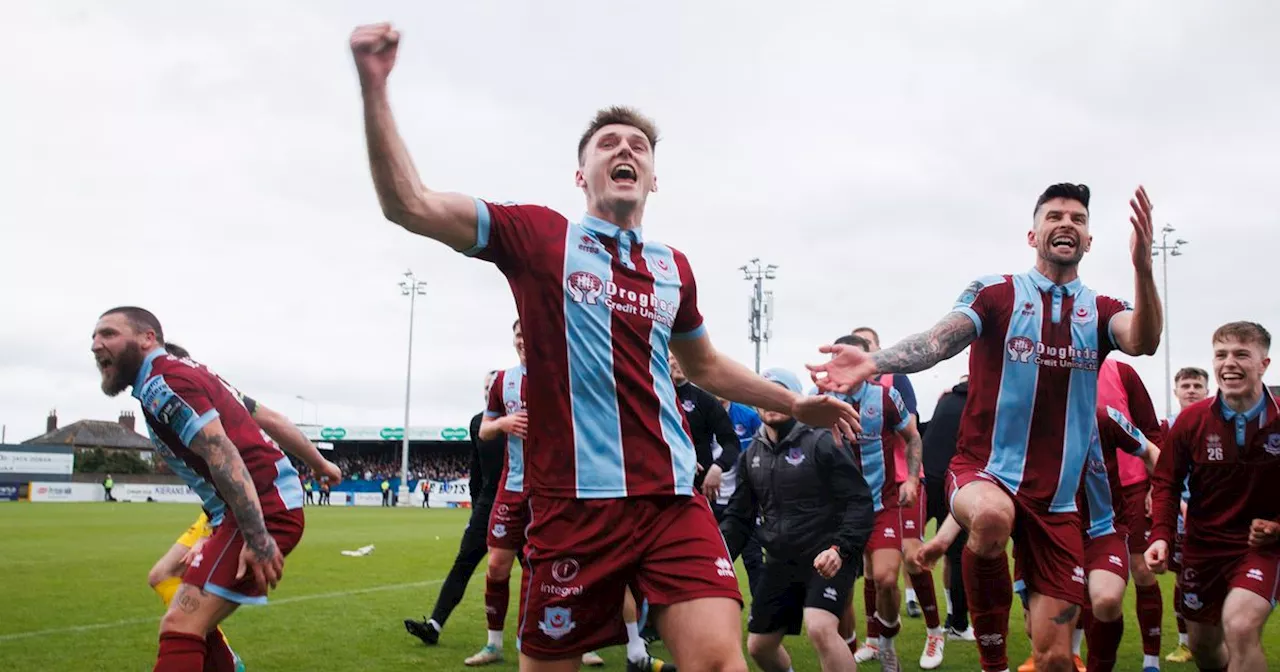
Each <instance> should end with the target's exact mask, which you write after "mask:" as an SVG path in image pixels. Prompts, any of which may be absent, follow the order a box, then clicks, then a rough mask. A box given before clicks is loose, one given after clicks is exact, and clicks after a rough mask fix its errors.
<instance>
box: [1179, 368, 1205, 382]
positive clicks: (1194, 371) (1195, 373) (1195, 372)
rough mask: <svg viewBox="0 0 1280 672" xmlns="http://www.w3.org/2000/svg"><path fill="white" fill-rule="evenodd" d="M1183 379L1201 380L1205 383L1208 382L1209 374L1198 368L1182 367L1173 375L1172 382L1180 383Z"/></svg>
mask: <svg viewBox="0 0 1280 672" xmlns="http://www.w3.org/2000/svg"><path fill="white" fill-rule="evenodd" d="M1183 378H1201V379H1203V380H1204V381H1205V382H1208V380H1209V372H1208V371H1205V370H1204V369H1202V368H1200V367H1198V366H1184V367H1182V368H1181V369H1178V372H1177V373H1175V374H1173V382H1174V383H1179V382H1182V379H1183Z"/></svg>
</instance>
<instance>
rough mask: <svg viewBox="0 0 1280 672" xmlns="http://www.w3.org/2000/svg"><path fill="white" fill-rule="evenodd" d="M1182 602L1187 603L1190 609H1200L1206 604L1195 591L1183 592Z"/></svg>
mask: <svg viewBox="0 0 1280 672" xmlns="http://www.w3.org/2000/svg"><path fill="white" fill-rule="evenodd" d="M1182 603H1183V604H1184V605H1186V607H1187V608H1188V609H1199V608H1200V607H1203V606H1204V605H1203V604H1201V602H1200V596H1199V595H1196V594H1195V593H1183V594H1182Z"/></svg>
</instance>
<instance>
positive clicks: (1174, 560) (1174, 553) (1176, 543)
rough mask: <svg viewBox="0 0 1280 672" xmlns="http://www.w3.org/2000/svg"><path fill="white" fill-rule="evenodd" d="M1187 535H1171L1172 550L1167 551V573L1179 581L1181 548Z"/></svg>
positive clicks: (1180, 576)
mask: <svg viewBox="0 0 1280 672" xmlns="http://www.w3.org/2000/svg"><path fill="white" fill-rule="evenodd" d="M1186 539H1187V535H1185V534H1183V533H1181V532H1178V533H1177V534H1175V535H1173V548H1171V549H1169V571H1171V572H1173V575H1174V576H1175V577H1177V578H1178V579H1179V580H1181V578H1182V546H1183V544H1184V543H1185V542H1186Z"/></svg>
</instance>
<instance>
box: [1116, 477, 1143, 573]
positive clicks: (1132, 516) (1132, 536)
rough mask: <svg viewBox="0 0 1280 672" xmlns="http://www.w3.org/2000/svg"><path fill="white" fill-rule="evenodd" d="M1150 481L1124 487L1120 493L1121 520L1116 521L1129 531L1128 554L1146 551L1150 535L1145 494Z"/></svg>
mask: <svg viewBox="0 0 1280 672" xmlns="http://www.w3.org/2000/svg"><path fill="white" fill-rule="evenodd" d="M1150 491H1151V483H1150V481H1143V482H1141V483H1134V484H1133V485H1126V486H1124V488H1122V489H1121V491H1120V497H1121V498H1122V499H1123V500H1124V501H1123V502H1122V504H1121V515H1122V516H1123V520H1120V521H1117V522H1119V523H1121V524H1122V525H1124V529H1126V530H1128V531H1129V552H1130V553H1137V554H1139V555H1141V554H1142V553H1145V552H1146V551H1147V537H1148V536H1150V533H1151V519H1150V518H1148V517H1147V493H1148V492H1150Z"/></svg>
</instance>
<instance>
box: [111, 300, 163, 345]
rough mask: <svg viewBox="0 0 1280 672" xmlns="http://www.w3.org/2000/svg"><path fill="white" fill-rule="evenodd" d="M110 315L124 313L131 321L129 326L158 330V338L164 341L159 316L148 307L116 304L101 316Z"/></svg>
mask: <svg viewBox="0 0 1280 672" xmlns="http://www.w3.org/2000/svg"><path fill="white" fill-rule="evenodd" d="M108 315H124V319H126V320H128V321H129V326H131V327H133V328H134V330H135V331H146V330H148V329H150V330H151V331H154V332H156V340H157V341H159V342H161V343H164V329H163V328H161V326H160V320H159V318H157V317H156V316H155V313H152V312H151V311H149V310H147V309H146V308H139V307H137V306H116V307H115V308H112V309H111V310H108V311H107V312H105V313H103V314H102V315H100V316H99V317H106V316H108Z"/></svg>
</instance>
